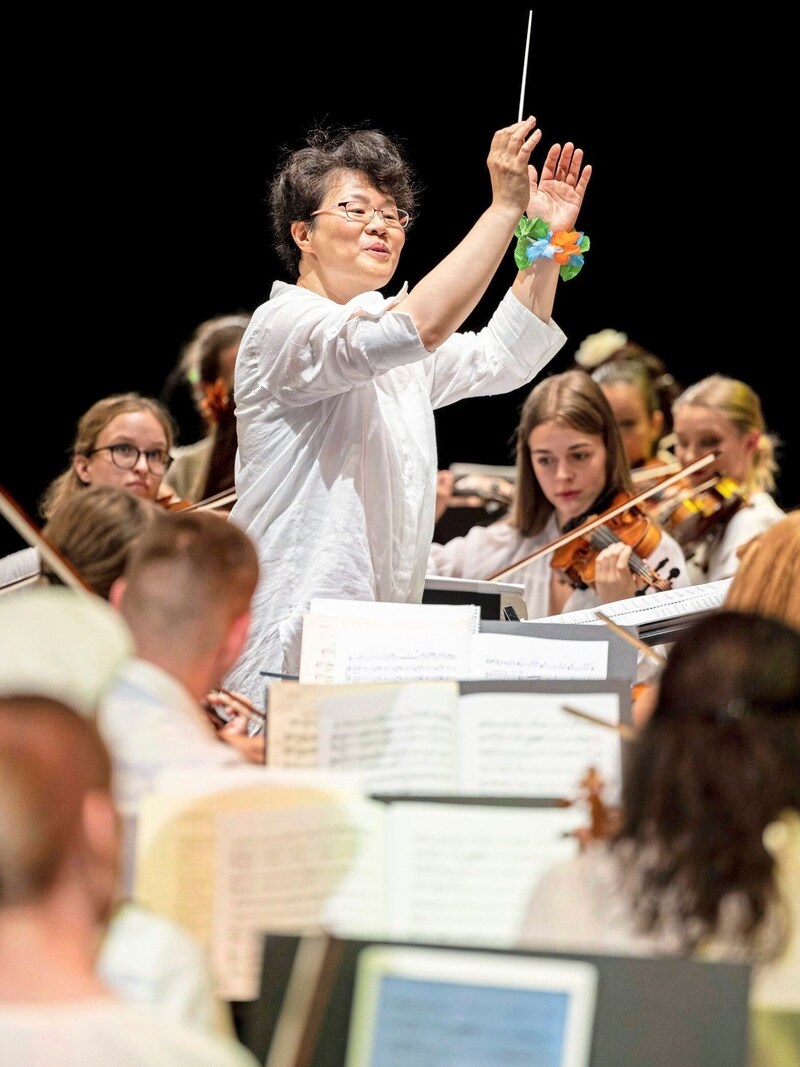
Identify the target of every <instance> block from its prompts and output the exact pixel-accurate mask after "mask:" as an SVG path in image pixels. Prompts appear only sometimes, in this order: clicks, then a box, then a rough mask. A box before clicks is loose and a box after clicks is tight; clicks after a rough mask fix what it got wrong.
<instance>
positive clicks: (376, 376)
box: [225, 282, 566, 703]
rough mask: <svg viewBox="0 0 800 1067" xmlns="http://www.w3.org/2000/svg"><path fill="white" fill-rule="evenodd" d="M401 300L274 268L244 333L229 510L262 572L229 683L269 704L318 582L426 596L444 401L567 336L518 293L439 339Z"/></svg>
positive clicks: (526, 373) (498, 389)
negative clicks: (350, 292)
mask: <svg viewBox="0 0 800 1067" xmlns="http://www.w3.org/2000/svg"><path fill="white" fill-rule="evenodd" d="M405 293H406V287H405V286H404V287H403V290H402V291H401V293H400V294H399V296H403V295H405ZM397 299H398V297H392V298H388V299H387V298H385V297H383V296H382V295H381V294H380V293H378V292H371V293H364V294H362V295H360V296H358V297H355V298H354V299H353V300H351V301H349V302H348V303H347V304H337V303H334V302H333V301H331V300H328V299H327V298H325V297H322V296H320V295H318V294H316V293H313V292H311V291H309V290H308V289H304V288H301V287H299V286H296V285H287V284H286V283H284V282H276V283H275V284H274V285H273V288H272V292H271V294H270V299H269V300H268V301H267V302H266V303H265V304H262V305H261V306H260V307H259V308H258V309H257V310H256V311H255V313H254V315H253V317H252V319H251V320H250V325H249V327H248V330H247V333H246V334H245V336H244V338H243V339H242V344H241V347H240V349H239V356H238V359H237V363H236V375H235V384H234V395H235V399H236V419H237V434H238V440H239V451H238V454H237V460H236V494H237V502H236V504H235V505H234V507H233V510H232V512H231V515H230V518H231V521H233V522H235V523H237V524H238V525H239V526H241V527H242V528H243V529H245V530H246V531H247V532H248V533H249V534H250V535H251V536H252V538H253V540H254V541H255V543H256V545H257V546H258V549H259V555H260V558H261V563H262V578H261V583H260V586H259V588H258V590H257V592H256V595H255V597H254V599H253V613H254V619H253V624H252V627H251V631H250V636H249V639H248V643H247V647H246V649H245V651H244V653H243V655H242V656H241V657H240V659H239V662H238V663H237V665H236V667H235V668H234V670H233V671H231V672H230V673H229V675H228V676H227V678H226V680H225V684H226V685H227V686H229V687H230V688H231V689H234V690H237V691H239V692H241V693H244V694H245V695H247V696H248V697H250V698H251V699H253V700H255V701H256V702H257V703H258V702H260V701H261V700H262V699H263V690H264V679H263V678H261V677H260V676H259V671H260V670H264V671H275V672H284V673H290V674H297V673H298V672H299V666H300V637H301V630H302V620H303V614H304V612H305V611H307V610H308V606H309V602H310V600H311V598H312V597H323V598H327V599H330V598H334V599H348V600H372V601H398V602H411V603H418V602H419V601H420V600H421V599H422V593H423V589H424V584H425V570H426V564H427V555H428V547H429V545H430V542H431V538H432V536H433V526H434V512H435V503H436V476H437V456H436V432H435V424H434V418H433V410H434V409H435V408H439V407H443V406H445V405H447V404H452V403H453V402H455V401H457V400H461V399H462V398H464V397H469V396H486V395H491V394H495V393H505V392H508V391H510V390H512V389H516V388H518V387H520V386H522V385H525V384H526V383H527V382H529V381H530V380H531V379H532V378H533V377H534V375H535V374H536V373H537V372H538V371H540V370H541V369H542V368H543V367H544V366H545V364H546V363H547V362H548V361H549V360H550V359H552V357H553V356H554V355H555V353H556V352H557V351H558V350H559V349H560V348H561V347H562V346H563V344H564V342H565V340H566V338H565V336H564V334H563V333H562V332H561V330H560V329H559V328H558V327H557V326H556V325H555V323H553V322H552V321H551V322H550V324H549V325H547V324H545V323H543V322H541V321H540V320H539V319H538V318H536V316H535V315H533V314H532V313H531V312H530V311H529V310H528V309H527V308H526V307H524V306H523V305H522V304H521V303H520V302H519V301H518V300H517V298H516V297H515V296H513V294H512V293H511V292H508V293H507V294H506V295H505V297H504V298H503V299H502V300H501V302H500V304H499V306H498V308H497V310H496V311H495V313H494V315H493V316H492V319H491V321H490V322H489V324H488V325H487V326H486V327H484V329H482V330H480V331H479V332H477V333H472V332H464V333H456V334H453V335H452V336H451V337H450V338H449V339H448V340H447V341H446V342H445V343H444V344H442V345H441V346H440V347H439V348H438V349H437V350H436V351H435V352H432V353H431V352H428V351H427V350H426V349H425V347H424V346H423V344H422V342H421V340H420V338H419V334H418V333H417V330H416V327H415V326H414V323H413V321H412V319H411V317H410V316H409V315H404V314H402V312H401V311H398V312H397V313H396V314H391V315H387V314H385V312H386V311H387V310H388V309H389V308H391V307H392V306H393V305H394V304H395V303H396V302H397ZM357 312H358V314H356V313H357Z"/></svg>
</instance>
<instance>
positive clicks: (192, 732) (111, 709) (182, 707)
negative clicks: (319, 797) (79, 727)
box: [97, 659, 248, 895]
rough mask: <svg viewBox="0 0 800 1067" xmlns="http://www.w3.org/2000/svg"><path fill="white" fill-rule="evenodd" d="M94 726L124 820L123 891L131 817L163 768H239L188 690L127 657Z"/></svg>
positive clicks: (127, 886)
mask: <svg viewBox="0 0 800 1067" xmlns="http://www.w3.org/2000/svg"><path fill="white" fill-rule="evenodd" d="M97 725H98V728H99V730H100V733H101V734H102V736H103V739H104V740H105V742H106V744H107V745H108V747H109V750H110V752H111V759H112V763H113V767H114V800H115V804H116V806H117V810H118V811H119V813H120V814H121V815H122V817H123V854H124V858H123V892H124V894H125V895H130V892H131V888H132V884H133V856H134V852H135V835H136V818H137V815H138V812H139V804H140V802H141V799H142V797H143V796H145V795H146V794H147V793H151V792H152V791H153V789H154V786H155V781H156V779H157V777H158V776H159V774H160V773H161V772H162V771H164V770H167V769H175V770H178V769H181V768H187V767H197V768H202V767H219V766H221V765H223V764H230V763H234V764H243V765H245V766H247V765H248V764H247V761H246V759H245V757H244V756H243V755H242V754H241V753H240V752H239V751H238V749H235V748H234V747H233V746H232V745H228V744H226V743H225V742H224V741H221V740H220V739H219V738H218V737H217V733H216V731H215V729H214V727H213V726H212V725H211V723H210V721H209V720H208V719H207V718H206V716H205V713H204V712H203V710H202V708H201V707H200V705H199V703H198V702H197V701H196V700H195V699H194V697H193V696H192V695H191V693H189V691H188V690H187V689H186V688H185V687H184V686H183V685H182V684H181V683H180V682H179V681H177V679H175V678H173V677H172V675H170V674H167V673H166V671H163V670H162V669H161V668H160V667H156V666H155V665H154V664H152V663H148V662H146V661H145V660H141V659H131V660H129V661H128V663H126V664H125V666H124V667H123V668H122V670H121V671H120V673H119V675H118V676H117V678H116V680H115V681H114V684H113V685H112V686H111V688H110V689H109V690H108V692H107V693H106V694H105V696H104V697H103V699H102V701H101V703H100V706H99V708H98V712H97Z"/></svg>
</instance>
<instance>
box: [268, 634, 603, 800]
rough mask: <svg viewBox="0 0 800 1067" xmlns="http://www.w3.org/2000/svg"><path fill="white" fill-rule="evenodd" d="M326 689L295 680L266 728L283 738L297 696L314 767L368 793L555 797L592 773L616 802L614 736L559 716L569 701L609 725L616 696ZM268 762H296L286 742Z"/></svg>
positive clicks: (441, 687) (433, 686)
mask: <svg viewBox="0 0 800 1067" xmlns="http://www.w3.org/2000/svg"><path fill="white" fill-rule="evenodd" d="M520 640H523V641H530V640H532V639H531V638H521V639H520ZM598 644H600V645H604V644H605V642H598ZM562 686H563V683H562ZM333 688H335V692H331V691H330V689H329V687H328V686H317V685H303V684H302V683H297V684H296V691H297V690H299V691H300V692H299V693H298V694H297V696H296V698H295V699H293V700H290V701H288V702H287V705H286V706H285V707H282V706H281V705H280V704H277V705H276V706H275V707H274V708H271V709H270V716H271V721H272V722H274V726H275V729H276V732H277V733H278V734H280V733H281V732H283V731H284V725H283V720H284V719H286V718H287V717H296V716H295V712H294V709H295V708H296V707H297V704H298V700H299V699H300V698H302V697H304V698H305V699H306V700H307V701H308V705H307V708H306V709H305V710H304V712H303V714H304V718H303V731H304V744H305V745H306V746H307V751H310V750H311V749H312V748H314V749H315V750H316V759H317V762H318V765H319V767H320V768H324V769H325V770H326V771H329V772H330V773H337V772H342V773H344V772H347V773H349V774H350V775H351V776H354V777H357V778H358V779H359V780H360V781H361V782H362V783H363V786H364V789H365V790H366V791H368V792H371V793H417V794H419V793H423V794H425V793H431V794H439V793H442V794H448V793H452V794H454V795H457V794H459V793H462V794H474V795H485V796H501V797H502V796H532V797H563V796H569V795H571V794H572V793H573V792H574V791H575V790H576V788H577V784H578V782H579V780H580V778H581V776H582V775H583V774H584V773H585V771H586V769H587V768H588V767H590V766H594V767H596V768H597V770H598V771H599V772H600V774H601V775H602V776H603V778H604V779H605V781H606V783H607V788H608V790H609V795H610V797H612V798H613V800H615V799H616V797H617V795H618V792H619V783H620V777H621V767H620V764H621V740H620V736H619V734H618V733H617V732H616V731H615V730H604V729H603V728H602V727H598V726H597V725H596V724H595V723H591V722H587V721H584V720H581V719H579V718H577V717H576V716H572V715H568V714H567V713H566V712H564V711H563V710H562V705H563V704H571V705H573V706H576V707H578V708H580V709H581V710H582V711H586V712H587V713H588V714H589V715H594V716H595V717H596V718H598V719H601V720H602V721H604V722H608V723H609V724H612V725H617V724H619V722H620V712H621V709H620V697H619V694H618V692H616V691H610V692H607V693H606V692H599V693H586V692H576V693H570V692H568V691H567V692H563V691H561V689H559V691H558V692H556V693H549V692H544V693H531V692H513V691H508V690H502V689H498V690H491V691H490V692H487V693H467V694H464V695H461V694H460V689H459V686H458V684H457V683H455V682H431V683H425V682H411V683H408V684H403V683H400V684H396V685H388V686H384V687H372V686H369V687H362V686H359V685H352V686H336V687H333ZM271 730H272V726H271V727H270V731H271ZM314 735H316V736H314ZM274 756H275V758H283V759H284V760H286V761H287V765H291V764H290V763H289V761H290V760H291V759H292V758H293V756H294V758H299V759H304V758H305V755H304V754H303V753H298V751H297V749H295V748H294V747H293V746H292V745H291V744H290V745H285V744H284V747H283V750H282V752H281V753H278V752H277V751H276V752H275V753H274ZM612 802H613V801H612Z"/></svg>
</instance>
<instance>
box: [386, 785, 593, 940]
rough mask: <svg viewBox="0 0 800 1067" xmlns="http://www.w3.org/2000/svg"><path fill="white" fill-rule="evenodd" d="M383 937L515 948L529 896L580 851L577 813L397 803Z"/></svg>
mask: <svg viewBox="0 0 800 1067" xmlns="http://www.w3.org/2000/svg"><path fill="white" fill-rule="evenodd" d="M386 819H387V828H386V840H387V849H386V851H387V856H386V864H387V872H386V886H387V894H388V905H387V907H388V919H389V929H388V931H387V933H388V935H389V936H391V937H397V938H404V939H405V938H407V939H411V940H421V941H425V940H431V941H454V942H458V941H460V942H462V943H465V944H469V943H475V944H492V945H501V946H502V945H513V944H515V943H516V941H517V940H518V937H519V931H520V929H521V927H522V921H523V918H524V915H525V910H526V908H527V905H528V899H529V896H530V893H531V891H532V889H533V887H534V885H535V884H536V882H537V881H538V879H539V878H540V877H541V876H542V874H544V872H545V871H546V870H548V869H549V868H550V867H551V866H552V864H554V863H556V862H558V861H560V860H565V859H569V858H571V857H572V856H574V855H576V853H577V851H578V844H577V840H576V838H575V837H573V836H567V837H565V836H564V835H565V834H566V833H568V832H570V831H572V830H574V829H576V828H577V827H578V826H582V825H586V815H585V813H581V811H580V809H578V808H511V807H508V808H503V807H491V808H488V807H486V808H483V807H480V806H474V805H460V804H424V803H403V802H395V803H394V804H392V805H391V806H390V807H389V810H388V811H387V814H386Z"/></svg>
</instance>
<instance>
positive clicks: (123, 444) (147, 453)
mask: <svg viewBox="0 0 800 1067" xmlns="http://www.w3.org/2000/svg"><path fill="white" fill-rule="evenodd" d="M117 448H132V449H133V450H134V452H135V453H136V459H135V460H134V461H133V463H131V465H130V466H129V467H122V466H120V464H119V463H118V462H117V459H116V455H115V451H114V450H115V449H117ZM96 452H110V453H111V462H112V463H113V464H114V466H115V467H116V468H117V470H118V471H132V470H133V469H134V468H135V467H136V465H137V463H138V462H139V460H140V459H141V458H142V456H144V460H145V463H146V464H147V469H148V471H149V472H150V473H151V474H154V475H155V476H156V477H157V478H158V477H162V476H163V475H165V474H166V473H167V471H168V470H169V469H170V467H171V466H172V464H173V463H174V462H175V457H174V456H171V455H170V454H169V452H165V451H164V450H163V449H161V448H153V449H146V448H137V447H136V445H132V444H130V443H129V442H128V441H117V443H116V444H113V445H100V446H99V447H98V448H93V449H91V451H89V452H87V453H85V454H86V458H87V459H88V458H89V457H90V456H93V455H94V454H95V453H96ZM156 455H159V456H164V457H166V458H165V460H164V469H163V470H157V471H154V470H153V468H152V467H151V465H150V461H151V458H152V457H154V456H156Z"/></svg>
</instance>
